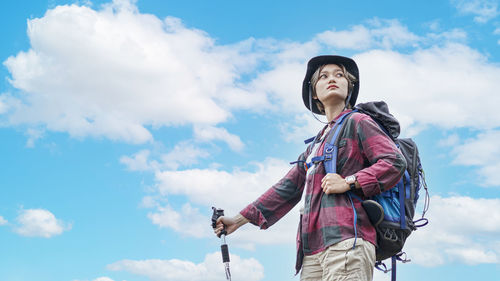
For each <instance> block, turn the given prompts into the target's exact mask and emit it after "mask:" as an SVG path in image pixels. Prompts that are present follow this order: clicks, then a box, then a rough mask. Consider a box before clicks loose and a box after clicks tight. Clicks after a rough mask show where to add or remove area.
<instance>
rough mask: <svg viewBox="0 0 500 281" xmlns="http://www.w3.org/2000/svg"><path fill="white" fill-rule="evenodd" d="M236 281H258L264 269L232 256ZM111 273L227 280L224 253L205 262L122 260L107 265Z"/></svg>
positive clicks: (161, 280)
mask: <svg viewBox="0 0 500 281" xmlns="http://www.w3.org/2000/svg"><path fill="white" fill-rule="evenodd" d="M230 259H231V276H232V279H233V280H242V281H254V280H261V279H262V278H263V277H264V268H263V266H262V265H261V264H260V263H259V261H257V260H256V259H254V258H249V259H243V258H240V257H239V256H237V255H233V254H231V256H230ZM107 267H108V269H109V270H114V271H127V272H130V273H132V274H136V275H140V276H146V277H147V278H149V279H151V280H152V281H183V280H186V281H187V280H189V281H198V280H199V281H205V280H206V281H209V280H223V279H224V278H225V273H224V265H223V264H222V262H221V254H220V252H215V253H212V254H207V255H206V256H205V260H204V261H203V262H201V263H198V264H196V263H194V262H191V261H186V260H178V259H171V260H138V261H134V260H121V261H118V262H115V263H113V264H110V265H108V266H107Z"/></svg>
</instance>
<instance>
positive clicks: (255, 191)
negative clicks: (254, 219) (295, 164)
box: [155, 158, 291, 211]
mask: <svg viewBox="0 0 500 281" xmlns="http://www.w3.org/2000/svg"><path fill="white" fill-rule="evenodd" d="M254 167H255V171H254V172H250V171H244V170H241V169H238V168H236V169H234V170H233V171H232V172H226V171H223V170H217V169H190V170H181V171H161V172H157V173H156V175H155V176H156V181H157V188H158V192H159V193H160V194H162V195H186V196H188V197H189V199H190V202H192V203H196V204H202V205H204V206H211V204H216V205H221V206H227V207H226V208H229V209H232V210H234V211H239V208H241V207H242V206H245V205H246V204H248V203H249V200H254V199H256V198H257V197H258V196H260V195H261V194H262V193H263V192H264V191H265V190H267V189H268V188H269V187H271V185H273V184H274V183H276V182H277V181H278V180H279V179H281V177H282V176H284V175H285V174H286V172H287V171H288V170H289V169H290V168H291V165H289V164H288V163H287V162H284V161H282V160H277V159H272V158H268V159H266V160H264V161H263V162H262V163H255V164H254ZM221 194H227V196H221Z"/></svg>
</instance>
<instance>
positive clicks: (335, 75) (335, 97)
mask: <svg viewBox="0 0 500 281" xmlns="http://www.w3.org/2000/svg"><path fill="white" fill-rule="evenodd" d="M348 87H349V84H348V81H347V78H346V77H345V75H344V72H343V71H342V68H340V67H339V66H338V65H336V64H327V65H325V66H324V67H323V69H321V71H320V73H319V79H318V82H317V83H316V85H315V90H316V96H315V97H314V98H317V99H319V100H320V101H321V103H322V104H323V105H325V104H328V103H332V102H333V103H337V102H342V103H343V102H345V100H346V98H347V89H348Z"/></svg>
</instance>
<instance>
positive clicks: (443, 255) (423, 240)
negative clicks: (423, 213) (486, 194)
mask: <svg viewBox="0 0 500 281" xmlns="http://www.w3.org/2000/svg"><path fill="white" fill-rule="evenodd" d="M499 204H500V200H499V199H474V198H471V197H465V196H453V197H448V198H445V197H440V196H433V197H432V198H431V207H430V209H429V212H428V216H427V217H428V218H429V224H428V225H427V226H425V227H423V228H421V229H419V230H417V231H416V232H415V233H414V234H412V235H411V236H410V237H409V238H408V242H407V244H406V245H405V252H407V253H408V254H409V256H410V258H411V259H412V261H414V262H416V263H418V264H421V265H424V266H440V265H443V264H446V263H452V262H456V263H465V264H470V265H476V264H482V263H497V264H498V263H500V247H499V246H500V245H495V242H494V241H496V240H497V237H498V236H499V235H500V211H498V206H499Z"/></svg>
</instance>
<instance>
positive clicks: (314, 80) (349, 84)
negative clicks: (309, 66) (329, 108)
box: [310, 64, 357, 113]
mask: <svg viewBox="0 0 500 281" xmlns="http://www.w3.org/2000/svg"><path fill="white" fill-rule="evenodd" d="M337 65H338V66H339V67H340V69H342V73H344V77H345V78H346V79H347V94H349V93H351V92H352V89H353V88H354V83H355V82H356V80H357V79H356V76H354V75H352V74H351V73H349V71H347V70H346V68H345V66H344V65H342V64H337ZM325 66H326V64H323V65H321V66H320V67H318V68H317V69H316V71H315V72H314V73H313V75H312V76H311V80H310V82H311V84H310V85H311V94H312V96H313V97H314V96H316V84H317V83H318V80H319V74H320V73H321V70H323V68H324V67H325ZM314 102H316V106H317V107H318V109H319V111H320V112H321V113H325V108H324V107H323V104H322V103H321V101H320V100H315V101H314ZM347 107H348V108H351V104H348V105H347Z"/></svg>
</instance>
